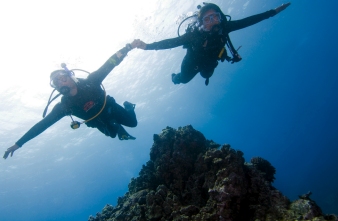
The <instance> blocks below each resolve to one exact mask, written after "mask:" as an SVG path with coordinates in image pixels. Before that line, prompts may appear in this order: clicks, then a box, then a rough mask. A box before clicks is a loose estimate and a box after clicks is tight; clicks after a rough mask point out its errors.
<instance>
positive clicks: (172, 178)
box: [89, 125, 336, 221]
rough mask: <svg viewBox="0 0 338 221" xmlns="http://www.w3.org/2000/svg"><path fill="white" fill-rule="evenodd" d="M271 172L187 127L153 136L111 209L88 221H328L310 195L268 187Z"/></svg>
mask: <svg viewBox="0 0 338 221" xmlns="http://www.w3.org/2000/svg"><path fill="white" fill-rule="evenodd" d="M275 172H276V170H275V168H274V167H273V166H272V165H271V164H270V163H269V162H268V161H266V160H264V159H263V158H260V157H256V158H253V159H252V160H251V164H250V163H245V161H244V158H243V152H241V151H238V150H237V151H236V150H234V149H232V148H231V147H230V145H228V144H224V145H222V146H221V145H219V144H216V143H214V142H213V141H209V140H206V139H205V137H204V136H203V134H201V133H200V132H198V131H196V130H194V129H193V127H192V126H190V125H189V126H186V127H180V128H178V129H177V130H175V129H173V128H170V127H167V128H165V129H164V130H162V132H161V133H160V134H158V135H154V143H153V146H152V148H151V151H150V160H149V161H148V162H147V163H146V164H145V165H143V166H142V169H141V171H140V172H139V176H138V177H136V178H132V180H131V182H130V184H129V186H128V187H129V191H128V192H127V193H126V194H125V195H124V196H122V197H119V198H118V202H117V205H116V207H113V206H110V205H106V206H105V207H104V209H103V210H102V212H100V213H97V214H96V217H93V216H90V218H89V220H90V221H119V220H121V221H122V220H123V221H149V220H150V221H166V220H175V221H185V220H187V221H190V220H197V221H202V220H209V221H213V220H226V221H230V220H231V221H242V220H248V221H251V220H253V221H257V220H260V221H263V220H297V219H308V220H334V219H335V218H336V216H335V215H325V216H323V214H322V212H321V209H320V208H319V207H318V206H317V205H316V203H315V202H314V201H312V200H310V198H309V197H310V195H306V197H305V198H304V199H299V200H297V201H295V202H293V203H290V201H289V199H287V198H286V197H285V196H284V195H283V194H282V193H281V192H280V191H278V190H277V189H275V188H274V187H273V186H272V185H271V183H272V182H273V180H274V179H275V177H274V174H275Z"/></svg>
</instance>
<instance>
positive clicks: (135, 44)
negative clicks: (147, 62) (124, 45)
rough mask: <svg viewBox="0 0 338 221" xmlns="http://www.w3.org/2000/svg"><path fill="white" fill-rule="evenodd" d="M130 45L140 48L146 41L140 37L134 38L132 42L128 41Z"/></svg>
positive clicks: (144, 45) (144, 46)
mask: <svg viewBox="0 0 338 221" xmlns="http://www.w3.org/2000/svg"><path fill="white" fill-rule="evenodd" d="M130 45H131V47H132V48H140V49H145V48H146V43H144V42H143V41H141V40H140V39H135V40H134V41H133V42H132V43H130Z"/></svg>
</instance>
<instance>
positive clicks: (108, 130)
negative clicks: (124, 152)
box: [96, 124, 119, 138]
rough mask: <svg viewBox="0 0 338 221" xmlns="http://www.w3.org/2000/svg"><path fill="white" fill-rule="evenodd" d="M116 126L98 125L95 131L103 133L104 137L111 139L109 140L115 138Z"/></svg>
mask: <svg viewBox="0 0 338 221" xmlns="http://www.w3.org/2000/svg"><path fill="white" fill-rule="evenodd" d="M118 126H119V125H117V124H113V125H104V124H102V125H100V126H97V127H96V129H98V130H99V131H100V132H101V133H103V134H104V135H106V136H108V137H111V138H115V137H116V134H117V132H118V129H119V128H118Z"/></svg>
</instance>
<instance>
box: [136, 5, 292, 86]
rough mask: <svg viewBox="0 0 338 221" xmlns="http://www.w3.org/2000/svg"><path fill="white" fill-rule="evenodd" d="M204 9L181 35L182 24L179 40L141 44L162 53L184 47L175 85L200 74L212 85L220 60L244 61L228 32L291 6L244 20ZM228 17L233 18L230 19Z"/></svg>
mask: <svg viewBox="0 0 338 221" xmlns="http://www.w3.org/2000/svg"><path fill="white" fill-rule="evenodd" d="M203 4H204V5H203V7H201V6H200V5H199V6H198V7H197V8H198V9H199V11H198V12H197V13H195V14H194V15H193V16H190V17H188V18H191V17H195V18H196V21H195V22H193V23H191V24H189V25H188V28H187V29H186V33H185V34H184V35H182V36H180V34H179V28H180V26H181V24H182V23H183V22H184V21H185V20H186V19H188V18H186V19H184V20H183V21H182V22H181V24H180V26H179V28H178V37H176V38H171V39H165V40H162V41H159V42H154V43H151V44H146V43H144V42H143V41H140V43H139V44H138V46H137V47H138V48H140V49H144V50H163V49H170V48H175V47H178V46H182V45H183V48H186V49H187V53H186V55H185V57H184V59H183V61H182V64H181V73H178V74H172V75H171V78H172V82H173V83H174V84H180V83H183V84H186V83H188V82H189V81H190V80H192V79H193V78H194V77H195V75H196V74H197V73H200V74H201V76H202V77H203V78H205V79H206V80H205V85H208V84H209V78H210V77H211V76H212V75H213V73H214V69H215V68H216V67H217V65H218V61H222V62H223V61H224V60H227V61H228V62H230V61H231V62H232V63H234V62H239V61H240V60H241V59H242V58H241V56H240V55H239V54H238V52H237V51H238V49H237V50H236V49H235V48H234V47H233V45H232V43H231V41H230V38H229V33H230V32H232V31H236V30H239V29H242V28H246V27H248V26H251V25H254V24H256V23H258V22H261V21H263V20H264V19H268V18H270V17H273V16H274V15H276V14H278V13H279V12H281V11H283V10H284V9H285V8H287V7H288V6H289V5H290V4H291V3H286V4H282V5H281V6H279V7H277V8H275V9H272V10H269V11H267V12H264V13H261V14H257V15H253V16H250V17H247V18H244V19H241V20H236V21H231V17H230V16H229V15H224V14H223V12H222V11H221V9H220V8H219V7H218V6H217V5H215V4H213V3H204V2H203ZM227 17H228V18H230V19H229V20H227ZM225 45H227V47H228V48H229V51H230V52H231V54H232V57H230V56H228V54H227V51H226V49H225Z"/></svg>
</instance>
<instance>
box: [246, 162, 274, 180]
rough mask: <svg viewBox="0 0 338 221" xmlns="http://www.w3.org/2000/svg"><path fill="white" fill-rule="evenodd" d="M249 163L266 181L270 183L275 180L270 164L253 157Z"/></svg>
mask: <svg viewBox="0 0 338 221" xmlns="http://www.w3.org/2000/svg"><path fill="white" fill-rule="evenodd" d="M251 163H252V164H253V165H254V166H255V167H256V168H257V169H258V170H259V171H261V172H262V173H264V177H265V179H266V180H267V181H269V182H270V183H272V182H273V181H274V180H275V173H276V169H275V168H274V167H273V166H272V165H271V163H270V162H269V161H267V160H265V159H263V158H262V157H253V158H252V159H251Z"/></svg>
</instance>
